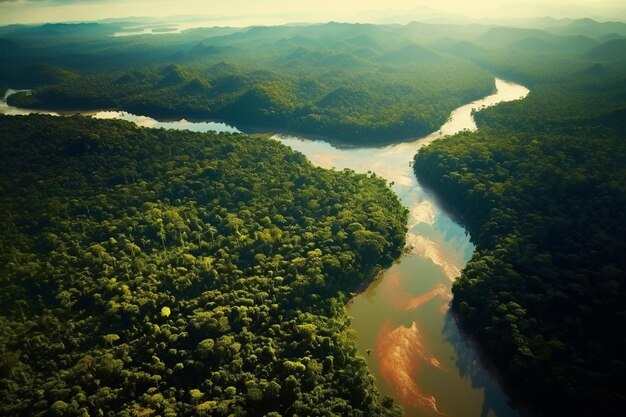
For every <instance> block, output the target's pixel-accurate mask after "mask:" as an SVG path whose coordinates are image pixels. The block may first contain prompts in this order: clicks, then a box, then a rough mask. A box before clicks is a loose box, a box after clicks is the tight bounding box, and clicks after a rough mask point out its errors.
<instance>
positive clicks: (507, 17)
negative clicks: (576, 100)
mask: <svg viewBox="0 0 626 417" xmlns="http://www.w3.org/2000/svg"><path fill="white" fill-rule="evenodd" d="M172 16H175V17H181V18H182V17H183V16H188V17H197V18H198V21H200V20H202V23H201V24H202V25H212V26H250V25H255V24H264V25H275V24H286V23H295V22H301V23H320V22H327V21H332V20H335V21H343V22H355V23H356V22H360V23H407V22H408V21H411V20H420V21H425V22H449V23H462V22H490V21H491V22H493V21H498V20H501V21H503V22H507V21H515V20H524V19H535V18H542V17H551V18H554V19H578V18H586V17H588V18H593V19H596V20H600V21H620V20H621V21H624V20H626V6H625V5H624V4H623V2H620V1H616V0H575V1H566V0H555V1H552V2H550V3H546V2H538V1H533V0H529V1H520V0H500V1H497V0H482V1H479V2H476V3H473V4H468V3H467V2H465V1H461V0H447V1H439V2H437V1H434V0H417V1H410V0H388V1H386V2H384V3H382V4H381V2H380V1H372V0H360V1H355V0H348V1H343V2H341V3H338V2H336V1H329V0H320V1H318V2H316V3H315V4H310V3H306V4H301V3H296V2H292V1H285V0H272V1H266V2H259V1H254V0H232V1H231V2H230V3H229V4H228V5H225V4H224V3H222V2H215V1H199V0H182V1H163V0H156V1H146V0H128V1H123V0H0V25H8V24H37V23H57V22H87V21H100V20H106V19H119V18H160V19H163V18H168V17H172Z"/></svg>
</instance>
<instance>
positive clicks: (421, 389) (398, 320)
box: [275, 79, 528, 417]
mask: <svg viewBox="0 0 626 417" xmlns="http://www.w3.org/2000/svg"><path fill="white" fill-rule="evenodd" d="M496 88H497V92H496V93H495V94H493V95H491V96H488V97H485V98H484V99H481V100H478V101H475V102H473V103H470V104H468V105H465V106H462V107H460V108H458V109H456V110H455V111H453V112H452V114H451V115H450V118H449V119H448V121H447V122H446V123H445V124H444V125H443V126H442V127H441V129H440V130H439V131H437V132H435V133H433V134H431V135H429V136H426V137H424V138H419V139H416V140H414V141H412V142H407V143H401V144H397V145H391V146H386V147H383V148H341V149H338V148H336V147H333V146H332V145H331V144H329V143H325V142H320V141H311V140H306V139H301V138H296V137H290V136H275V138H276V139H278V140H280V141H281V142H282V143H284V144H286V145H289V146H290V147H292V148H293V149H295V150H298V151H300V152H302V153H304V154H305V155H306V156H307V157H308V158H309V159H310V160H311V162H313V163H314V164H315V165H318V166H321V167H324V168H335V169H340V170H341V169H344V168H350V169H353V170H354V171H356V172H361V173H365V172H368V171H372V172H375V173H376V174H377V175H379V176H382V177H383V178H385V179H387V180H388V181H390V182H393V185H392V189H393V190H394V191H395V192H396V193H397V194H398V196H399V197H400V199H401V201H402V203H403V204H404V205H405V206H406V207H407V208H408V209H409V211H410V213H409V224H408V229H409V232H408V235H407V249H408V250H409V252H408V253H407V254H406V255H404V256H403V257H401V258H400V259H399V261H398V262H397V263H396V264H395V265H393V266H392V267H391V268H389V269H388V270H387V271H385V272H384V273H383V274H381V276H379V277H378V278H377V279H376V281H374V282H373V283H372V284H371V285H370V286H369V287H368V288H367V289H366V290H365V291H364V292H363V293H361V294H359V295H358V296H356V297H355V298H354V299H353V300H352V301H351V302H350V304H349V305H348V314H349V315H350V316H351V317H352V318H353V320H352V327H353V328H354V330H355V332H356V341H357V346H358V349H359V351H360V352H361V354H362V355H363V356H364V357H365V358H366V359H367V361H368V364H369V368H370V370H371V372H372V373H373V374H374V376H375V377H376V384H377V386H378V388H379V389H380V391H382V392H383V393H384V394H387V395H391V396H392V397H394V399H395V400H396V401H397V402H399V403H400V404H401V405H402V406H403V407H404V409H405V415H406V416H408V417H413V416H416V417H417V416H436V415H442V414H445V415H449V416H454V417H470V416H471V417H477V416H481V417H484V416H492V417H496V416H497V417H511V416H517V415H518V413H517V412H516V411H515V410H514V409H512V408H511V407H510V406H509V405H508V404H507V397H506V395H505V394H504V393H503V392H502V390H501V388H500V386H499V384H498V383H497V382H496V381H495V380H494V379H493V378H492V377H491V375H490V374H489V373H488V372H487V371H486V370H485V368H484V367H483V366H482V365H481V364H480V361H478V360H477V357H476V354H475V352H474V349H473V348H472V346H471V345H470V344H469V343H468V342H467V341H466V339H465V338H464V337H463V336H462V335H461V334H460V333H459V329H458V327H457V325H456V322H455V320H454V318H453V317H452V316H451V314H450V313H449V312H448V304H449V302H450V299H451V297H452V294H451V291H450V289H451V286H452V283H453V281H454V280H455V278H456V277H458V276H459V274H460V271H461V269H462V268H463V267H464V265H465V264H466V263H467V261H468V260H469V258H470V257H471V254H472V252H473V250H474V246H473V245H472V243H471V242H470V240H469V236H468V235H467V234H466V233H465V230H464V229H463V228H462V227H461V226H459V225H458V224H456V223H455V222H454V221H453V220H452V219H451V218H450V216H449V215H448V214H447V213H446V212H445V211H443V210H442V209H441V208H440V207H439V205H438V204H437V201H436V200H435V199H434V198H433V197H432V196H431V195H429V194H428V193H427V192H426V191H425V190H424V189H423V188H422V187H421V186H420V185H419V183H418V182H417V180H416V178H415V175H414V174H413V169H412V168H411V162H412V161H413V156H414V155H415V153H416V152H417V150H418V149H419V148H421V147H422V146H426V145H428V144H429V143H431V142H432V141H434V140H436V139H438V138H440V137H442V136H444V135H450V134H454V133H456V132H459V131H461V130H464V129H468V130H475V129H476V124H475V123H474V120H473V117H472V111H473V110H476V109H480V108H482V107H486V106H491V105H494V104H497V103H501V102H505V101H511V100H517V99H521V98H523V97H525V96H526V95H527V94H528V89H526V88H525V87H523V86H520V85H517V84H513V83H509V82H506V81H503V80H499V79H496Z"/></svg>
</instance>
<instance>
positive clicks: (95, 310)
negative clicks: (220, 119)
mask: <svg viewBox="0 0 626 417" xmlns="http://www.w3.org/2000/svg"><path fill="white" fill-rule="evenodd" d="M0 147H1V148H2V152H1V156H0V166H1V167H2V176H0V190H1V191H2V192H1V197H0V216H1V219H2V220H1V224H2V233H1V234H0V280H1V281H0V288H1V291H0V311H1V314H0V398H2V400H1V401H0V414H1V415H5V416H9V415H10V416H88V415H91V416H97V415H105V416H120V417H122V416H135V417H136V416H152V415H154V416H156V415H160V416H170V417H171V416H176V415H178V416H181V415H198V416H203V415H205V416H209V415H210V416H268V417H270V416H271V417H278V416H280V415H303V416H305V415H306V416H330V415H345V416H364V415H376V416H379V415H380V416H385V415H387V416H399V415H400V414H401V412H400V409H399V408H398V407H397V406H395V405H394V404H393V401H392V400H391V399H390V398H388V397H385V398H383V397H381V396H380V394H378V392H377V391H376V390H375V389H374V387H373V379H372V378H371V376H370V374H369V372H368V369H367V366H366V363H365V360H364V359H363V358H362V357H360V356H359V355H358V354H357V352H356V347H355V345H354V342H353V340H352V338H351V336H350V332H349V331H348V319H347V317H346V316H345V311H344V305H345V303H346V302H347V300H348V299H349V297H350V295H349V294H350V292H352V291H354V290H356V289H357V288H358V287H360V286H362V285H363V284H365V283H367V282H369V281H370V280H371V279H372V278H373V277H374V276H375V275H376V273H377V271H379V270H380V269H381V268H382V267H385V266H388V265H390V263H391V262H392V261H393V260H394V259H396V258H397V257H398V256H399V254H400V252H401V249H402V247H403V244H404V239H405V233H406V209H404V208H403V207H402V206H401V205H400V203H399V201H398V199H397V197H396V196H395V195H394V194H393V192H392V191H391V190H390V189H389V187H388V185H387V184H386V183H385V181H383V180H381V179H379V178H377V177H375V176H374V175H371V176H367V175H360V174H355V173H354V172H352V171H349V170H346V171H342V172H337V171H328V170H323V169H321V168H316V167H313V166H312V165H311V164H310V163H309V162H308V161H307V160H306V159H305V158H304V156H303V155H301V154H299V153H296V152H293V151H291V150H290V149H289V148H287V147H285V146H283V145H280V144H278V143H275V142H273V141H269V140H259V139H252V138H249V137H247V136H245V135H230V134H199V133H191V132H186V131H182V132H180V131H171V130H150V129H140V128H136V127H134V126H133V125H131V124H130V123H127V122H123V121H99V120H94V119H90V118H84V117H80V116H74V117H67V118H58V117H50V116H38V115H31V116H14V117H7V116H0Z"/></svg>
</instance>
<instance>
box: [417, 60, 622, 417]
mask: <svg viewBox="0 0 626 417" xmlns="http://www.w3.org/2000/svg"><path fill="white" fill-rule="evenodd" d="M515 63H516V61H515V58H514V57H511V58H510V62H509V63H507V65H513V64H515ZM554 64H556V63H554ZM518 65H519V68H523V69H524V70H526V71H530V70H531V69H532V70H533V71H536V72H537V73H532V75H531V74H530V73H529V74H528V75H527V76H526V77H521V76H518V79H521V78H526V80H527V81H528V80H530V84H531V85H532V86H533V88H532V91H531V93H530V94H529V96H528V97H527V98H526V99H524V100H522V101H518V102H511V103H504V104H500V105H498V106H495V107H493V108H488V109H485V110H482V111H480V112H477V113H476V114H475V119H476V122H477V124H478V126H479V130H478V131H477V132H462V133H459V134H457V135H454V136H449V137H445V138H443V139H441V140H438V141H435V142H433V143H432V144H431V145H430V146H428V147H425V148H422V149H421V150H420V151H419V152H418V154H417V155H416V157H415V161H414V164H413V167H414V170H415V173H416V175H417V177H418V180H419V181H420V183H421V184H422V185H423V186H425V187H427V188H428V189H429V190H431V191H432V192H433V193H434V194H435V195H436V196H437V198H438V199H440V201H442V202H443V204H444V205H445V206H449V207H451V208H452V210H453V212H455V213H457V214H458V216H457V217H458V219H459V221H460V224H462V225H464V227H466V229H467V230H468V231H469V233H470V235H471V237H472V242H473V243H474V244H475V245H476V251H475V252H474V254H473V256H472V259H471V260H470V262H469V263H468V264H467V266H466V267H465V268H464V270H463V271H462V275H461V277H460V278H459V279H458V280H457V281H456V282H455V284H454V286H453V293H454V298H453V301H452V308H453V310H454V312H455V314H456V315H457V316H458V318H459V324H460V326H461V327H462V328H463V330H464V331H466V332H467V333H468V334H469V335H471V337H472V338H473V339H475V340H476V341H477V343H478V346H479V347H480V350H481V351H483V352H484V353H485V354H486V356H487V357H488V358H489V360H490V361H491V362H492V363H493V364H494V365H495V366H496V368H497V369H498V372H499V373H500V374H501V375H503V376H504V381H505V384H504V386H505V387H507V388H508V389H509V390H510V392H511V395H512V398H516V399H519V401H520V402H521V403H522V404H527V405H528V413H529V415H556V414H566V415H572V416H591V415H597V414H602V415H607V416H619V415H621V414H622V413H623V411H624V410H625V409H626V397H625V396H624V390H623V382H622V373H623V370H624V355H623V352H624V348H626V345H625V344H626V341H624V340H623V339H620V338H619V337H617V338H616V337H615V335H616V334H620V333H621V330H620V329H622V328H624V326H626V321H625V317H626V312H625V311H624V305H623V303H622V302H621V301H620V300H623V298H624V296H626V283H625V282H624V276H626V264H625V263H624V258H623V256H622V254H623V251H624V249H626V248H625V247H624V242H623V235H624V233H626V230H625V228H624V227H625V226H624V225H626V218H624V212H623V207H624V206H625V203H626V188H625V186H624V184H626V157H625V156H624V155H626V149H625V148H624V146H625V143H624V141H623V137H624V133H626V129H625V127H626V125H625V124H624V119H621V120H618V119H617V118H616V115H617V114H621V113H623V111H624V109H626V102H625V101H624V98H623V97H624V96H623V95H622V96H620V93H619V92H623V91H625V89H626V85H625V84H624V80H623V77H621V76H617V71H619V70H618V68H622V69H623V68H626V62H624V61H623V60H622V61H621V62H619V61H618V62H617V63H613V64H612V68H613V70H612V71H616V72H614V73H612V71H608V70H607V71H606V72H605V73H604V74H603V76H602V77H600V78H598V77H597V76H594V77H589V76H585V75H582V74H581V73H580V72H578V71H577V68H562V67H561V68H560V69H558V70H556V67H554V66H552V64H550V63H549V62H548V61H546V62H545V63H544V64H543V66H541V67H539V66H538V64H535V66H529V67H525V66H524V65H523V64H522V63H521V62H520V63H518ZM579 65H580V66H581V67H582V66H588V65H590V64H589V63H587V64H584V63H581V64H579ZM520 71H521V70H520ZM542 71H546V72H545V73H544V72H542ZM554 71H558V72H557V73H556V74H555V73H554ZM531 76H532V77H533V78H534V79H531V78H530V77H531ZM606 91H615V93H612V94H607V93H606ZM600 97H602V100H603V101H604V102H603V105H602V106H599V107H598V106H591V105H590V103H594V102H595V101H596V100H599V99H600Z"/></svg>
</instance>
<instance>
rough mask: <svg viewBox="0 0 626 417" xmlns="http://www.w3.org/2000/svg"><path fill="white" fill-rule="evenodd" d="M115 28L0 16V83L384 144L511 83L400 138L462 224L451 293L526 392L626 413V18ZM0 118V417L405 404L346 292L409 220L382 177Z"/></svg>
mask: <svg viewBox="0 0 626 417" xmlns="http://www.w3.org/2000/svg"><path fill="white" fill-rule="evenodd" d="M122 29H123V27H122V26H120V25H118V24H75V25H66V24H50V25H42V26H20V25H13V26H8V27H0V54H1V56H2V57H3V63H4V65H2V66H0V92H2V91H3V89H4V88H6V87H12V88H32V89H33V91H32V94H31V95H27V94H16V95H13V96H11V98H10V102H11V104H14V105H18V106H22V107H37V108H60V109H74V110H76V109H102V108H116V109H124V110H128V111H131V112H134V113H136V114H145V115H151V116H155V117H162V118H170V117H172V118H182V117H184V118H187V119H192V118H199V119H216V120H220V121H225V122H228V123H231V124H234V125H236V126H238V127H239V128H241V129H244V130H250V131H255V130H257V129H258V130H264V129H267V130H276V131H295V132H299V133H307V134H311V135H316V136H321V137H324V138H326V139H329V140H334V141H348V142H351V143H354V144H381V143H390V142H396V141H399V140H402V139H405V138H408V137H416V136H419V135H422V134H424V133H427V132H431V131H434V130H436V129H437V128H438V127H439V126H440V125H441V124H442V123H443V122H444V121H445V120H446V118H447V117H448V115H449V112H450V111H451V110H452V109H454V108H456V107H457V106H459V105H461V104H464V103H467V102H469V101H471V100H473V99H476V98H479V97H482V96H484V95H486V94H489V93H490V92H492V91H493V89H494V82H493V76H492V74H493V75H495V76H498V77H502V78H505V79H508V80H512V81H516V82H518V83H521V84H523V85H525V86H527V87H528V88H529V89H530V90H531V93H530V94H529V96H528V97H527V98H525V99H524V100H521V101H517V102H511V103H506V104H501V105H498V106H496V107H494V108H489V109H486V110H483V111H480V112H478V113H476V115H475V118H476V121H477V124H478V126H479V128H480V130H479V131H478V132H475V133H472V132H462V133H460V134H457V135H455V136H452V137H447V138H445V139H443V140H441V141H436V142H434V143H433V144H432V145H430V146H428V147H426V148H423V149H422V150H421V151H420V153H419V154H418V155H417V156H416V159H415V164H414V168H415V172H416V175H417V176H418V178H419V180H420V182H421V183H422V184H423V185H425V186H427V187H429V188H430V189H432V190H433V191H434V192H435V193H436V195H437V197H438V198H439V199H440V201H441V202H442V203H443V204H444V205H446V206H447V207H448V208H449V210H450V211H451V212H453V213H454V214H455V215H456V216H457V217H458V219H459V220H460V221H461V223H463V224H464V225H465V226H466V227H467V229H468V231H469V232H470V234H471V237H472V241H473V242H474V243H475V244H476V252H475V253H474V255H473V257H472V259H471V261H470V262H469V263H468V265H467V267H466V268H465V269H464V271H463V273H462V276H461V277H460V278H459V280H458V281H457V282H456V283H455V285H454V288H453V291H454V299H453V302H452V307H453V311H454V312H455V313H456V315H457V317H458V319H459V322H460V324H461V325H462V327H463V329H464V330H465V331H466V332H468V333H469V334H470V335H472V336H473V337H474V339H475V340H476V341H477V343H478V344H479V346H480V347H481V348H482V350H483V351H484V353H485V354H486V357H487V358H489V359H491V361H492V362H493V364H494V365H495V367H496V368H497V370H498V371H499V374H500V376H501V377H502V380H503V381H504V383H505V386H506V388H507V390H508V391H509V392H510V393H511V394H512V395H513V398H514V400H516V401H517V403H518V404H521V405H522V406H523V407H524V410H525V411H527V412H528V414H530V415H536V416H555V415H570V416H596V415H602V416H622V415H624V413H625V410H626V397H625V393H626V382H624V379H623V374H624V373H625V372H626V356H625V354H624V352H626V337H625V336H624V334H623V329H624V328H626V305H625V304H624V299H626V283H625V277H626V261H625V260H624V259H625V258H624V256H623V253H624V252H625V251H626V243H624V242H625V241H624V236H626V218H625V217H626V214H625V210H624V209H625V208H626V143H625V142H624V138H625V137H626V24H624V23H618V22H605V23H599V22H595V21H593V20H590V19H582V20H577V21H569V22H567V21H565V22H559V21H551V20H546V21H545V22H544V23H542V24H537V26H536V27H529V28H513V27H500V26H495V25H479V24H468V25H461V24H459V25H444V24H425V23H417V22H413V23H410V24H407V25H364V24H341V23H328V24H323V25H291V26H278V27H251V28H244V29H237V28H204V29H192V30H187V31H184V32H183V33H181V34H159V35H145V36H129V37H115V36H112V35H114V34H115V33H116V32H118V31H122ZM163 30H166V29H163ZM0 140H1V144H0V145H1V146H2V148H1V149H2V152H1V153H0V155H1V156H0V161H1V164H0V167H1V168H2V173H3V175H2V179H0V183H1V184H2V186H1V189H2V196H1V197H0V204H1V207H0V208H1V211H0V213H1V214H0V215H1V216H2V227H3V229H2V235H1V236H0V257H1V259H2V262H1V263H0V268H1V269H0V272H1V275H0V277H1V280H2V281H1V282H0V285H1V286H2V291H1V292H0V309H1V310H2V314H0V323H1V324H2V325H1V327H0V328H1V329H2V330H1V331H0V355H1V356H0V390H1V393H0V395H2V401H1V404H0V406H1V407H2V408H1V409H0V410H1V411H0V414H3V415H24V416H26V415H33V414H34V415H42V416H47V415H77V416H81V415H86V413H88V414H89V415H98V413H99V411H98V410H100V409H101V410H103V411H102V412H103V414H105V415H119V416H149V415H162V416H168V415H169V416H174V415H259V416H262V415H267V416H273V417H277V416H278V415H293V414H297V415H311V416H314V415H359V416H360V415H398V414H399V413H400V410H399V409H398V408H397V407H395V406H394V405H393V403H392V401H391V400H390V399H389V398H382V397H381V396H380V395H379V394H378V393H377V392H376V391H375V389H374V388H373V382H372V380H371V377H370V376H369V374H368V372H367V368H366V365H365V362H364V361H363V360H362V359H361V358H359V357H358V355H357V353H356V350H355V347H354V344H353V342H352V340H351V339H350V335H349V332H348V331H347V325H348V322H347V319H346V317H345V315H344V309H343V306H344V304H345V302H346V301H347V299H348V296H347V295H346V294H348V293H349V292H350V291H354V290H355V289H356V288H358V287H359V286H360V285H362V284H364V283H366V282H368V280H370V279H371V278H372V277H373V276H374V275H375V274H376V272H377V271H378V270H379V269H380V268H381V267H384V266H386V265H389V263H390V262H391V261H392V260H393V259H395V258H396V257H397V256H399V254H400V248H401V247H402V244H403V242H404V233H405V217H406V214H405V211H404V209H402V208H401V207H400V205H399V203H398V201H397V199H396V198H395V197H394V196H393V195H392V193H391V192H390V191H389V190H388V188H387V187H386V186H385V184H384V183H383V181H381V180H380V179H378V178H372V177H369V178H368V177H366V176H362V175H356V174H354V173H353V172H350V171H344V172H329V171H324V170H320V169H316V168H314V167H312V166H311V165H310V164H309V163H308V162H307V161H306V160H305V159H304V158H303V157H302V156H301V155H300V154H297V153H293V152H291V151H289V150H288V149H286V148H284V147H282V146H278V145H276V144H272V143H271V142H266V141H263V140H259V139H257V140H253V139H250V138H248V137H246V136H243V135H240V136H232V135H225V134H219V135H218V134H213V135H202V134H192V133H188V132H171V131H161V130H159V131H149V130H142V129H137V128H133V127H131V125H129V124H127V123H123V122H112V121H110V122H102V121H94V120H89V119H84V118H77V117H72V118H68V119H54V118H50V117H43V116H31V117H28V118H22V117H20V118H15V119H11V118H6V117H2V118H0Z"/></svg>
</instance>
